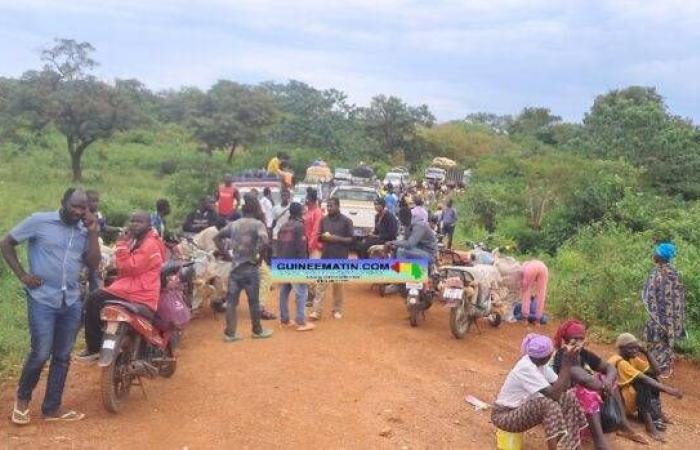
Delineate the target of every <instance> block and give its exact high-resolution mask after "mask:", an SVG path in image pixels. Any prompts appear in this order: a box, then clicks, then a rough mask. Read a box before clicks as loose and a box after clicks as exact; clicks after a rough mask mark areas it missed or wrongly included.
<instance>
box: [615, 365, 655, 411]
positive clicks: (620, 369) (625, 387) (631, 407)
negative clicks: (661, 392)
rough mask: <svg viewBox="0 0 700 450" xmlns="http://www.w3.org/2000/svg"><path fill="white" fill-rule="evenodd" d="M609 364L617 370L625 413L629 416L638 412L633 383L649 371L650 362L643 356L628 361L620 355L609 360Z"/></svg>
mask: <svg viewBox="0 0 700 450" xmlns="http://www.w3.org/2000/svg"><path fill="white" fill-rule="evenodd" d="M608 363H610V364H612V365H613V366H615V368H616V369H617V384H618V385H619V386H620V395H621V396H622V400H623V402H624V404H625V411H626V412H627V414H634V413H635V412H636V411H637V392H636V391H635V390H634V385H633V384H632V382H633V381H634V380H636V379H637V377H639V375H642V374H644V373H645V372H646V371H647V370H649V361H647V360H646V359H645V358H643V357H641V356H636V357H634V358H632V359H630V360H629V361H628V360H626V359H623V358H622V356H620V355H614V356H611V357H610V359H608Z"/></svg>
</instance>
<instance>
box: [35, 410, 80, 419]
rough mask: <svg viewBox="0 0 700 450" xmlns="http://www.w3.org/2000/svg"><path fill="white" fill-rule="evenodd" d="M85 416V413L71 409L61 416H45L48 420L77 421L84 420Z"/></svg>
mask: <svg viewBox="0 0 700 450" xmlns="http://www.w3.org/2000/svg"><path fill="white" fill-rule="evenodd" d="M84 418H85V414H83V413H79V412H77V411H71V410H69V411H66V412H64V413H63V414H61V415H60V416H44V420H45V421H47V422H57V421H61V422H77V421H79V420H83V419H84Z"/></svg>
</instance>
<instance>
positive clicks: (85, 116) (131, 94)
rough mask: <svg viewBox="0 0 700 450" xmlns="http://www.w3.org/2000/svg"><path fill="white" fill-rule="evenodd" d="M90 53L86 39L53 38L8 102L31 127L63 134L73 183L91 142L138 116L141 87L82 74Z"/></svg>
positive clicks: (90, 64)
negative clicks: (40, 67)
mask: <svg viewBox="0 0 700 450" xmlns="http://www.w3.org/2000/svg"><path fill="white" fill-rule="evenodd" d="M93 51H94V48H93V47H92V45H90V44H89V43H87V42H81V43H78V42H76V41H74V40H71V39H57V40H56V45H55V46H54V47H52V48H49V49H46V50H44V51H43V52H42V60H43V61H44V62H45V63H46V64H45V66H44V68H43V70H41V71H29V72H25V73H24V74H23V75H22V78H21V79H20V87H19V89H18V90H17V92H16V93H15V95H14V98H13V99H12V101H11V102H10V103H11V104H10V106H9V108H10V110H11V111H12V112H13V113H14V114H16V115H18V116H21V117H22V118H23V120H25V121H26V123H28V124H29V125H28V126H30V127H31V128H32V129H34V130H40V129H43V128H44V127H46V126H47V125H49V124H53V125H54V126H55V127H56V128H57V129H58V130H59V131H60V132H61V133H62V134H63V135H64V136H65V137H66V144H67V148H68V153H69V155H70V159H71V170H72V172H73V181H81V179H82V165H81V161H82V157H83V155H84V153H85V150H86V149H87V148H88V147H89V146H90V145H91V144H92V143H93V142H95V141H96V140H98V139H104V138H108V137H110V136H111V135H112V134H114V132H115V131H117V130H124V129H126V128H128V127H130V126H131V125H132V124H134V123H135V122H136V121H137V120H138V119H139V117H138V115H139V111H138V110H136V109H135V108H134V106H135V105H134V98H135V96H138V95H140V93H141V92H140V90H141V91H142V90H143V87H142V86H140V84H136V83H135V82H133V81H119V80H117V81H116V83H115V86H111V85H109V84H107V83H104V82H102V81H99V80H97V79H96V78H95V77H94V76H91V75H88V74H87V71H88V70H90V69H92V68H93V67H95V66H96V65H97V63H96V62H95V61H94V60H93V59H92V58H90V53H91V52H93ZM137 87H138V89H137Z"/></svg>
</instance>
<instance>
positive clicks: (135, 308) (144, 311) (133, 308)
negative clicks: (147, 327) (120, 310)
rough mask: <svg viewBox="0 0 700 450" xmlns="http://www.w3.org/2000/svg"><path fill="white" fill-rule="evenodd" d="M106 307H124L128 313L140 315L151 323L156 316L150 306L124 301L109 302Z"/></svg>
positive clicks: (106, 302)
mask: <svg viewBox="0 0 700 450" xmlns="http://www.w3.org/2000/svg"><path fill="white" fill-rule="evenodd" d="M106 305H119V306H123V307H124V308H125V309H127V310H128V311H130V312H132V313H134V314H138V315H139V316H142V317H145V318H146V319H148V320H149V321H152V320H153V319H154V318H155V316H156V313H155V312H154V311H152V310H151V309H150V308H149V307H148V306H146V305H142V304H141V303H131V302H125V301H122V300H107V301H105V306H106Z"/></svg>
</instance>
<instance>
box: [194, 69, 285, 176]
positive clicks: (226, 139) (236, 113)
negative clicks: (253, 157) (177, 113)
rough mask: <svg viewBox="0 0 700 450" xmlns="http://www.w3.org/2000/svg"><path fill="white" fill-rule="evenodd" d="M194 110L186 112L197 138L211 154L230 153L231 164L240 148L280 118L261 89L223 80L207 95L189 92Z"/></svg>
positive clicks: (247, 144)
mask: <svg viewBox="0 0 700 450" xmlns="http://www.w3.org/2000/svg"><path fill="white" fill-rule="evenodd" d="M189 94H190V95H191V97H190V98H191V100H192V109H191V110H188V111H186V112H184V113H183V114H184V115H185V116H186V123H187V124H188V125H189V126H190V128H191V129H192V130H193V134H194V136H195V138H197V139H198V140H199V141H201V142H202V143H203V144H204V145H205V146H206V149H207V151H208V152H209V153H211V152H212V151H213V150H217V149H220V150H225V151H227V152H228V162H229V164H230V163H231V161H232V160H233V155H234V152H235V151H236V148H238V146H250V145H252V144H254V143H255V142H256V140H257V139H258V138H259V137H260V135H261V133H262V132H263V130H264V129H265V128H266V127H268V126H270V125H271V124H272V123H273V122H274V120H275V117H276V115H277V111H276V109H275V108H274V104H273V102H272V98H271V97H270V96H269V95H268V93H267V92H266V91H265V90H264V89H263V88H260V87H253V86H246V85H243V84H239V83H235V82H233V81H226V80H220V81H218V82H217V83H216V84H215V85H214V86H212V87H211V89H209V90H208V91H207V92H206V93H205V94H201V95H200V94H198V93H196V91H195V92H192V91H191V92H189Z"/></svg>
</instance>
